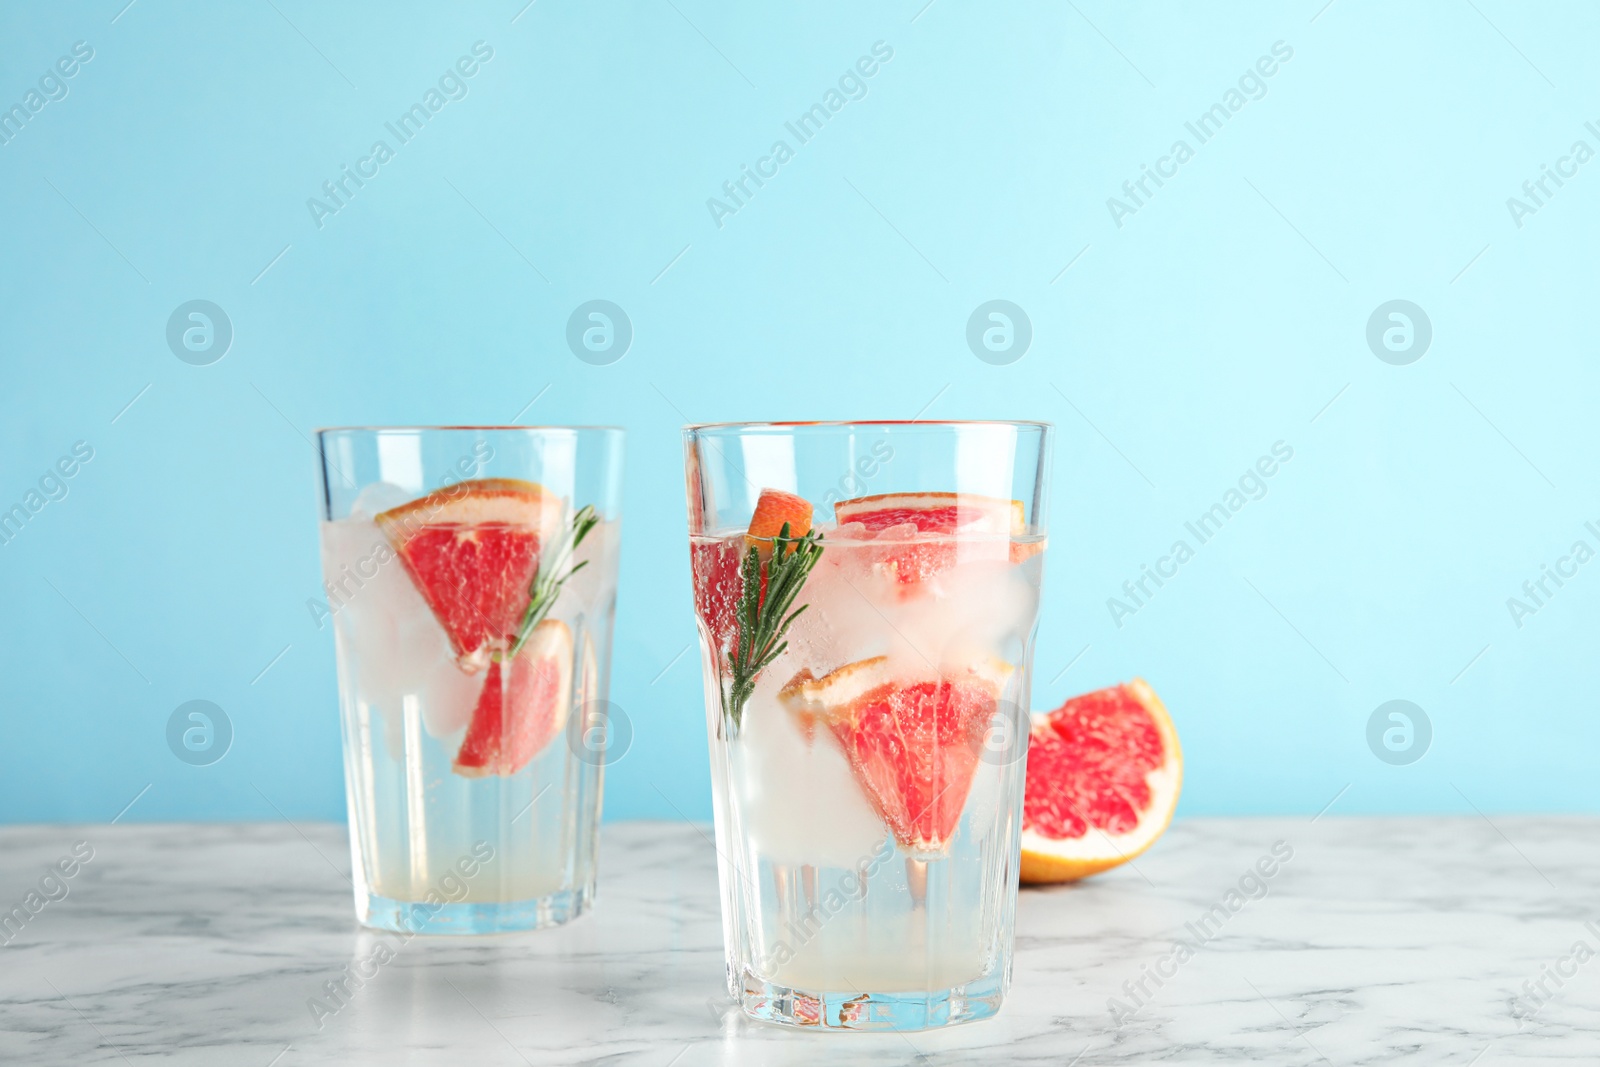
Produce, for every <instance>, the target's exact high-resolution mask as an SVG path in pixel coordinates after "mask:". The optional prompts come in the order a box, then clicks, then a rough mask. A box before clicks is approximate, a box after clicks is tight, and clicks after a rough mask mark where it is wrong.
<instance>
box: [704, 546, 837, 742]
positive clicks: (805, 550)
mask: <svg viewBox="0 0 1600 1067" xmlns="http://www.w3.org/2000/svg"><path fill="white" fill-rule="evenodd" d="M821 558H822V534H820V533H819V532H817V531H816V530H812V531H811V532H810V533H807V534H805V535H804V536H803V537H790V536H789V524H788V523H784V524H783V529H782V530H780V531H778V536H777V537H775V538H773V539H772V558H771V559H770V560H768V561H767V595H766V597H765V598H763V597H762V595H761V554H760V552H758V551H757V549H756V546H754V545H751V546H750V550H749V552H747V553H746V554H745V557H744V562H743V563H742V564H741V565H740V568H739V604H738V609H737V610H738V619H739V643H738V645H737V646H736V647H735V648H734V653H733V663H732V664H731V671H730V675H731V676H730V677H729V679H728V682H727V684H726V685H725V686H724V687H723V689H722V714H723V717H724V718H725V719H727V720H728V722H730V723H731V724H732V726H733V731H734V732H735V733H737V732H738V730H739V720H740V718H741V717H742V716H743V714H744V705H745V701H747V700H749V699H750V694H751V693H753V692H755V688H756V678H757V676H759V675H760V674H761V672H762V671H763V670H765V669H766V668H767V666H768V665H770V664H771V663H772V661H773V660H775V659H777V658H778V657H779V656H781V655H783V650H784V649H786V648H788V647H789V642H788V641H785V640H784V635H785V634H787V633H788V632H789V624H790V623H792V622H794V620H795V619H796V618H798V617H799V616H800V613H801V612H803V611H805V610H806V608H807V607H809V605H807V604H802V605H800V606H799V607H798V608H795V609H794V610H793V611H790V610H789V609H790V607H791V606H792V605H793V604H794V600H795V597H797V596H799V595H800V589H801V587H802V586H804V585H805V584H806V577H807V576H808V575H810V573H811V568H813V567H815V566H816V565H817V561H818V560H819V559H821Z"/></svg>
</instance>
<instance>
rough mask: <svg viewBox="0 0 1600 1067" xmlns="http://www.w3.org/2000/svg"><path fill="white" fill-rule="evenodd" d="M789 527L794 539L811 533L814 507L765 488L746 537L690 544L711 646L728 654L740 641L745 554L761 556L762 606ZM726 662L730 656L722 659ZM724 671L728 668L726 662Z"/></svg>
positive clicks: (697, 602)
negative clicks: (770, 562)
mask: <svg viewBox="0 0 1600 1067" xmlns="http://www.w3.org/2000/svg"><path fill="white" fill-rule="evenodd" d="M784 523H788V524H789V536H790V537H803V536H804V535H805V534H807V533H810V532H811V504H810V502H809V501H807V500H806V499H805V498H803V497H798V496H795V495H794V494H793V493H785V492H783V491H781V490H778V489H763V490H761V496H760V498H759V499H758V500H757V501H756V510H755V513H754V514H753V515H751V516H750V525H749V527H748V528H747V529H746V530H745V532H744V534H743V535H742V536H741V535H738V534H735V535H733V536H731V537H724V538H721V539H720V540H704V541H691V542H690V543H689V568H690V573H691V575H692V577H693V579H694V609H695V614H697V615H698V616H699V617H700V621H701V622H703V623H704V624H705V626H706V629H707V631H709V632H710V634H711V643H712V646H713V647H714V648H716V649H717V651H718V652H719V653H723V654H725V653H726V652H727V651H728V650H729V649H731V648H733V647H734V645H735V644H736V643H737V642H738V640H739V595H740V592H741V591H742V590H743V589H744V580H743V577H742V575H741V573H740V569H739V568H740V567H741V566H742V565H743V564H744V556H745V552H746V551H748V549H749V548H751V547H754V548H755V549H756V551H757V552H758V553H759V554H760V556H761V559H762V561H763V562H762V564H761V589H760V590H759V591H758V593H757V594H756V595H757V597H758V598H759V599H758V603H759V601H760V600H762V599H765V598H766V595H767V565H766V562H765V561H766V560H767V559H768V558H769V557H770V556H771V555H772V539H773V538H774V537H776V536H778V534H779V533H781V532H783V524H784ZM723 659H724V661H725V660H726V655H723ZM724 666H725V667H726V663H724Z"/></svg>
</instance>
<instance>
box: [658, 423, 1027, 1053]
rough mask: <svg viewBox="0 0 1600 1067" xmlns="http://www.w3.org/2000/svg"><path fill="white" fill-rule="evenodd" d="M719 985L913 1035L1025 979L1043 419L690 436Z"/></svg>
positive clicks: (789, 1012)
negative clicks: (1023, 917)
mask: <svg viewBox="0 0 1600 1067" xmlns="http://www.w3.org/2000/svg"><path fill="white" fill-rule="evenodd" d="M685 453H686V477H687V486H688V503H689V527H690V529H689V533H690V560H691V568H692V573H693V580H694V599H695V614H696V618H697V622H698V628H699V634H700V645H701V652H702V665H703V669H704V677H705V701H706V729H707V734H708V737H709V741H710V749H711V772H712V774H711V777H712V787H713V792H714V810H715V816H716V841H717V851H718V854H719V875H720V884H721V895H722V919H723V936H724V941H725V947H726V952H727V980H728V991H729V993H730V994H731V995H732V996H733V998H734V999H735V1000H737V1001H738V1002H739V1003H740V1005H741V1006H742V1007H743V1009H744V1011H745V1012H746V1013H747V1014H749V1015H751V1016H753V1017H756V1018H760V1019H765V1020H769V1021H773V1022H778V1023H786V1024H790V1025H795V1026H809V1027H818V1028H841V1029H863V1030H872V1029H881V1030H917V1029H926V1028H930V1027H938V1026H945V1025H949V1024H953V1023H959V1022H965V1021H970V1020H974V1019H981V1018H985V1017H987V1016H990V1015H993V1014H994V1013H995V1012H996V1011H997V1010H998V1009H999V1006H1000V1002H1001V999H1002V997H1003V996H1004V995H1005V992H1006V988H1007V985H1008V983H1009V981H1010V975H1011V951H1012V923H1013V917H1014V913H1015V910H1016V897H1017V874H1018V851H1019V833H1020V825H1021V808H1022V800H1023V775H1024V771H1025V769H1026V751H1027V737H1028V722H1029V720H1028V715H1027V708H1028V690H1029V672H1030V663H1031V658H1032V645H1033V638H1034V631H1035V623H1036V619H1037V616H1038V608H1039V596H1040V585H1041V581H1042V578H1043V570H1044V549H1045V543H1046V515H1045V506H1046V501H1045V496H1046V486H1047V482H1048V477H1049V456H1050V427H1049V426H1047V425H1046V424H1043V423H1030V422H979V423H926V422H916V423H892V422H885V423H870V422H867V423H777V424H773V423H738V424H721V425H706V426H691V427H688V428H687V429H686V430H685Z"/></svg>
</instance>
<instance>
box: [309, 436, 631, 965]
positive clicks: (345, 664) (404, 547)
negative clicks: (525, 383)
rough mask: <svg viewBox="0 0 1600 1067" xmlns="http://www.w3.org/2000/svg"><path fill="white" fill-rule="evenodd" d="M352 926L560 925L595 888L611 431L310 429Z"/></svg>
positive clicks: (611, 515) (317, 608)
mask: <svg viewBox="0 0 1600 1067" xmlns="http://www.w3.org/2000/svg"><path fill="white" fill-rule="evenodd" d="M317 443H318V447H319V451H320V453H321V459H322V469H321V473H322V515H321V518H322V523H321V527H322V531H321V532H322V570H323V578H324V585H323V590H324V598H323V599H321V600H315V601H312V602H311V611H312V614H313V616H314V617H315V618H316V620H317V624H318V626H319V627H324V626H331V628H332V630H333V636H334V648H335V652H336V656H337V660H338V667H339V707H340V712H341V716H340V717H341V722H342V725H343V734H344V757H345V792H346V798H347V801H348V805H349V812H350V853H351V859H352V863H353V866H354V881H355V903H356V918H357V920H358V921H359V922H361V923H362V924H364V925H366V926H371V927H376V928H378V929H384V930H393V931H397V932H402V933H430V934H479V933H494V932H500V931H510V930H526V929H532V928H536V927H541V926H549V925H554V924H557V923H563V922H567V921H568V920H570V919H573V918H575V917H577V916H578V915H579V914H581V913H582V912H583V911H584V910H586V909H587V908H588V906H589V905H590V903H591V901H592V900H593V897H594V885H595V845H596V834H597V831H598V825H599V821H600V799H601V786H602V779H603V775H604V764H605V762H606V752H605V743H606V738H607V737H608V736H609V726H610V723H609V715H608V709H609V708H610V705H609V704H608V703H607V702H606V691H607V678H608V676H609V673H610V662H611V626H612V618H613V614H614V612H615V605H616V593H617V547H618V528H619V523H620V520H621V509H620V507H619V504H620V496H621V474H622V431H621V430H617V429H611V428H605V427H562V426H552V427H515V426H503V427H456V426H452V427H392V428H389V427H359V428H345V429H327V430H321V431H319V432H318V434H317Z"/></svg>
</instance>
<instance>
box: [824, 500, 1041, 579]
mask: <svg viewBox="0 0 1600 1067" xmlns="http://www.w3.org/2000/svg"><path fill="white" fill-rule="evenodd" d="M833 514H834V518H835V519H837V520H838V522H839V525H840V526H843V525H844V524H846V523H859V524H860V525H861V527H864V528H865V529H864V531H863V532H864V533H865V534H867V535H875V537H876V539H877V540H880V541H883V542H886V544H885V546H884V547H883V548H875V549H874V550H873V552H872V555H873V556H874V557H875V559H876V566H877V567H878V568H879V569H880V570H881V571H882V572H883V573H885V574H887V575H888V576H890V577H891V578H893V579H894V580H895V581H897V582H899V583H901V584H902V585H908V586H909V585H914V584H916V583H919V582H926V581H928V580H929V579H931V578H935V577H937V576H938V575H939V574H940V573H942V572H943V571H945V570H946V569H948V568H949V567H951V566H953V565H954V564H955V563H956V561H957V559H958V558H959V559H990V558H993V559H1010V560H1011V562H1013V563H1020V562H1022V560H1023V559H1026V558H1027V555H1021V556H1019V555H1018V552H1017V549H1018V548H1019V547H1023V548H1025V547H1026V543H1018V542H1013V541H1010V540H1009V538H1014V537H1018V536H1020V535H1022V534H1023V533H1025V532H1026V530H1027V524H1026V522H1025V521H1024V519H1023V510H1022V501H1020V500H1002V499H1000V498H999V497H990V496H979V495H977V494H975V493H881V494H879V495H877V496H864V497H857V498H856V499H855V500H841V501H839V502H838V503H836V504H834V506H833ZM896 541H905V542H907V543H905V544H903V545H893V543H894V542H896ZM891 546H893V547H891ZM1028 554H1031V552H1030V553H1028Z"/></svg>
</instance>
